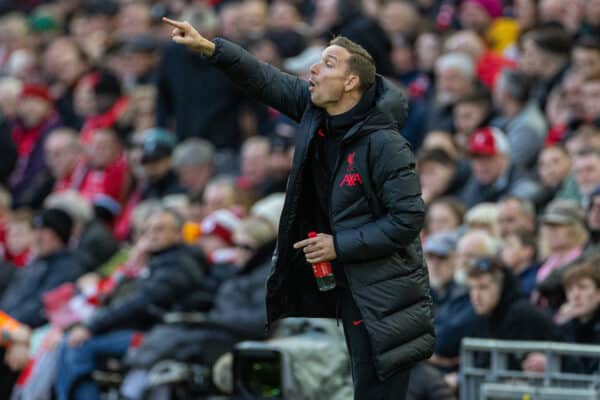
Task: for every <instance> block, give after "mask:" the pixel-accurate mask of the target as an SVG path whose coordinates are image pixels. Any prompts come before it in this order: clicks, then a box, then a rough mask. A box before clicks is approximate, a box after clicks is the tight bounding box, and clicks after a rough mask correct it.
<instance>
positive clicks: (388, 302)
mask: <svg viewBox="0 0 600 400" xmlns="http://www.w3.org/2000/svg"><path fill="white" fill-rule="evenodd" d="M211 61H212V62H213V63H214V64H215V65H217V66H218V67H219V68H220V69H221V70H222V71H224V72H225V73H226V74H227V75H228V76H229V77H230V78H231V79H232V80H234V81H235V82H236V83H238V84H239V85H240V86H241V87H242V89H243V90H245V91H246V92H247V93H248V94H250V95H251V96H252V97H254V98H255V99H257V100H259V101H262V102H264V103H265V104H268V105H270V106H272V107H274V108H276V109H278V110H280V111H281V112H283V113H284V114H286V115H288V116H289V117H290V118H292V119H294V120H296V121H299V123H300V125H299V127H298V135H297V136H296V147H295V153H294V161H293V165H292V171H291V173H290V177H289V180H288V188H287V196H286V200H285V204H284V209H283V212H282V216H281V224H280V227H279V241H278V245H277V248H276V251H275V256H274V259H273V271H272V274H271V276H270V278H269V281H268V283H267V319H268V322H269V323H270V322H273V321H274V320H277V319H280V318H285V317H295V316H304V317H335V316H336V300H337V299H336V295H335V293H333V294H332V293H331V292H329V293H328V292H326V293H322V292H319V291H318V290H317V288H316V285H315V280H314V278H313V277H312V273H311V270H310V268H309V267H308V265H307V264H306V262H305V259H304V255H303V253H302V251H299V250H294V249H293V243H295V242H296V241H299V240H302V239H304V238H305V237H306V234H307V232H309V231H310V230H313V229H314V227H315V224H316V223H317V221H315V210H318V205H317V204H318V203H317V197H316V194H315V189H314V187H313V186H314V184H313V181H314V180H313V179H312V173H311V168H310V167H309V166H308V165H307V164H308V162H307V158H308V154H309V148H310V147H311V145H312V139H313V137H314V135H315V134H316V132H317V129H318V127H319V126H320V124H321V122H322V120H323V118H324V117H325V111H324V110H323V109H320V108H317V107H315V106H314V105H313V104H312V103H311V101H310V92H309V90H308V84H307V82H304V81H302V80H300V79H297V78H295V77H292V76H290V75H287V74H284V73H281V72H280V71H278V70H277V69H276V68H274V67H272V66H269V65H266V64H263V63H260V62H258V61H256V60H255V59H254V58H253V57H252V56H250V55H249V54H248V53H247V52H245V51H244V50H243V49H242V48H240V47H239V46H237V45H235V44H233V43H231V42H228V41H226V40H223V39H217V40H216V51H215V54H214V55H213V56H212V57H211ZM376 84H377V87H376V90H377V93H376V98H377V99H378V101H381V99H383V98H384V97H385V92H386V90H388V89H387V88H386V84H384V81H383V80H382V79H381V78H378V79H377V83H376ZM333 176H334V179H333V182H332V183H331V194H330V199H331V200H330V201H331V204H330V207H329V209H330V215H329V221H330V224H331V231H332V232H333V235H334V237H335V241H336V249H337V254H338V261H340V262H341V263H342V264H343V265H344V270H345V272H346V276H347V278H348V283H349V286H350V290H351V291H352V295H353V297H354V299H355V301H356V304H357V305H358V307H359V308H360V310H361V313H362V315H363V319H364V322H365V326H366V328H367V331H368V333H369V337H370V341H371V345H372V348H373V353H374V355H375V360H374V361H375V366H376V370H377V373H378V375H379V377H380V378H382V379H385V378H386V377H389V376H391V375H392V374H394V373H395V372H398V371H399V370H403V369H406V368H408V367H410V366H412V365H414V364H415V363H417V362H418V361H420V360H422V359H425V358H427V357H429V356H430V354H431V352H432V349H433V344H434V341H435V339H434V334H433V324H432V302H431V297H430V294H429V283H428V278H427V272H426V270H425V267H424V265H423V257H422V252H421V245H420V243H419V239H418V233H419V231H420V230H421V227H422V224H423V214H424V205H423V201H422V199H421V193H420V187H419V184H418V179H417V177H416V174H415V171H414V160H413V156H412V153H411V151H410V148H409V145H408V143H407V142H406V140H405V139H404V138H403V137H402V136H401V135H400V134H399V132H398V124H397V122H396V121H395V120H394V119H392V117H391V116H390V115H389V114H388V113H386V112H383V111H382V110H380V109H379V107H376V106H374V107H373V108H372V110H371V111H370V112H369V113H368V116H367V117H366V118H365V120H363V121H361V122H359V123H357V124H356V125H354V126H353V127H352V128H351V129H350V130H349V131H348V133H347V134H346V135H345V136H344V138H343V139H342V143H341V146H340V152H339V155H338V160H337V163H336V167H335V169H334V173H333Z"/></svg>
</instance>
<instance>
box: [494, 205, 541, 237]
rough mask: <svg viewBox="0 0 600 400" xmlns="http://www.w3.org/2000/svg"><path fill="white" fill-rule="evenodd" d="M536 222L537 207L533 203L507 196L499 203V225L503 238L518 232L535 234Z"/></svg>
mask: <svg viewBox="0 0 600 400" xmlns="http://www.w3.org/2000/svg"><path fill="white" fill-rule="evenodd" d="M535 222H536V215H535V206H534V205H533V203H531V201H529V200H525V199H521V198H519V197H514V196H507V197H503V198H502V199H500V201H499V202H498V224H499V225H500V236H501V237H502V238H506V237H507V236H508V235H509V234H511V233H514V232H517V231H528V232H535V229H536V226H535Z"/></svg>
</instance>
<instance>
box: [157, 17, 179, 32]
mask: <svg viewBox="0 0 600 400" xmlns="http://www.w3.org/2000/svg"><path fill="white" fill-rule="evenodd" d="M162 20H163V22H166V23H167V24H169V25H171V26H173V27H175V28H179V29H184V28H185V24H184V23H183V22H180V21H175V20H174V19H171V18H167V17H162Z"/></svg>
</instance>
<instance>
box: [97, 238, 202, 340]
mask: <svg viewBox="0 0 600 400" xmlns="http://www.w3.org/2000/svg"><path fill="white" fill-rule="evenodd" d="M202 277H203V272H202V268H201V266H200V265H198V263H197V261H196V259H195V258H194V256H193V254H192V253H191V252H190V251H189V250H188V248H187V247H185V246H182V245H176V246H173V247H169V248H168V249H164V250H163V251H161V252H158V253H155V254H153V255H152V257H151V258H150V261H149V262H148V273H147V274H145V275H142V276H140V277H138V278H137V279H136V281H135V282H134V284H133V285H132V286H133V287H132V288H131V290H130V291H129V293H128V294H126V295H123V296H122V297H119V298H115V299H111V301H110V302H109V303H108V304H107V305H105V306H104V307H102V308H100V309H98V311H96V313H95V314H94V315H93V316H92V318H91V320H90V321H88V322H87V324H86V325H87V327H88V328H89V329H90V331H92V332H93V333H94V334H100V333H105V332H108V331H110V330H114V329H140V330H146V329H149V328H150V327H152V325H154V324H155V323H157V322H158V321H159V317H161V315H160V313H161V312H164V311H165V310H172V309H174V308H176V306H177V305H178V304H183V303H185V301H186V299H187V298H188V297H189V296H190V295H191V294H192V293H193V292H194V291H195V290H197V289H199V288H200V287H201V284H202Z"/></svg>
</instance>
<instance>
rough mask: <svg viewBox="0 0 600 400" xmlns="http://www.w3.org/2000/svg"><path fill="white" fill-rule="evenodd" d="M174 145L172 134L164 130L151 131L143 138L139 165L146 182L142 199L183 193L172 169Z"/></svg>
mask: <svg viewBox="0 0 600 400" xmlns="http://www.w3.org/2000/svg"><path fill="white" fill-rule="evenodd" d="M175 144H176V140H175V137H174V136H173V134H171V133H169V132H167V131H165V130H164V129H160V128H155V129H152V130H151V131H150V132H148V133H147V134H146V135H145V136H144V144H143V150H142V156H141V163H142V165H143V166H144V172H145V177H146V178H147V182H145V187H144V188H143V189H142V199H144V200H146V199H150V198H161V197H163V196H166V195H168V194H176V193H183V192H184V189H183V188H182V187H181V186H180V184H179V182H178V180H177V175H176V174H175V171H174V170H173V167H172V161H171V160H172V154H173V151H174V149H175Z"/></svg>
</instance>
